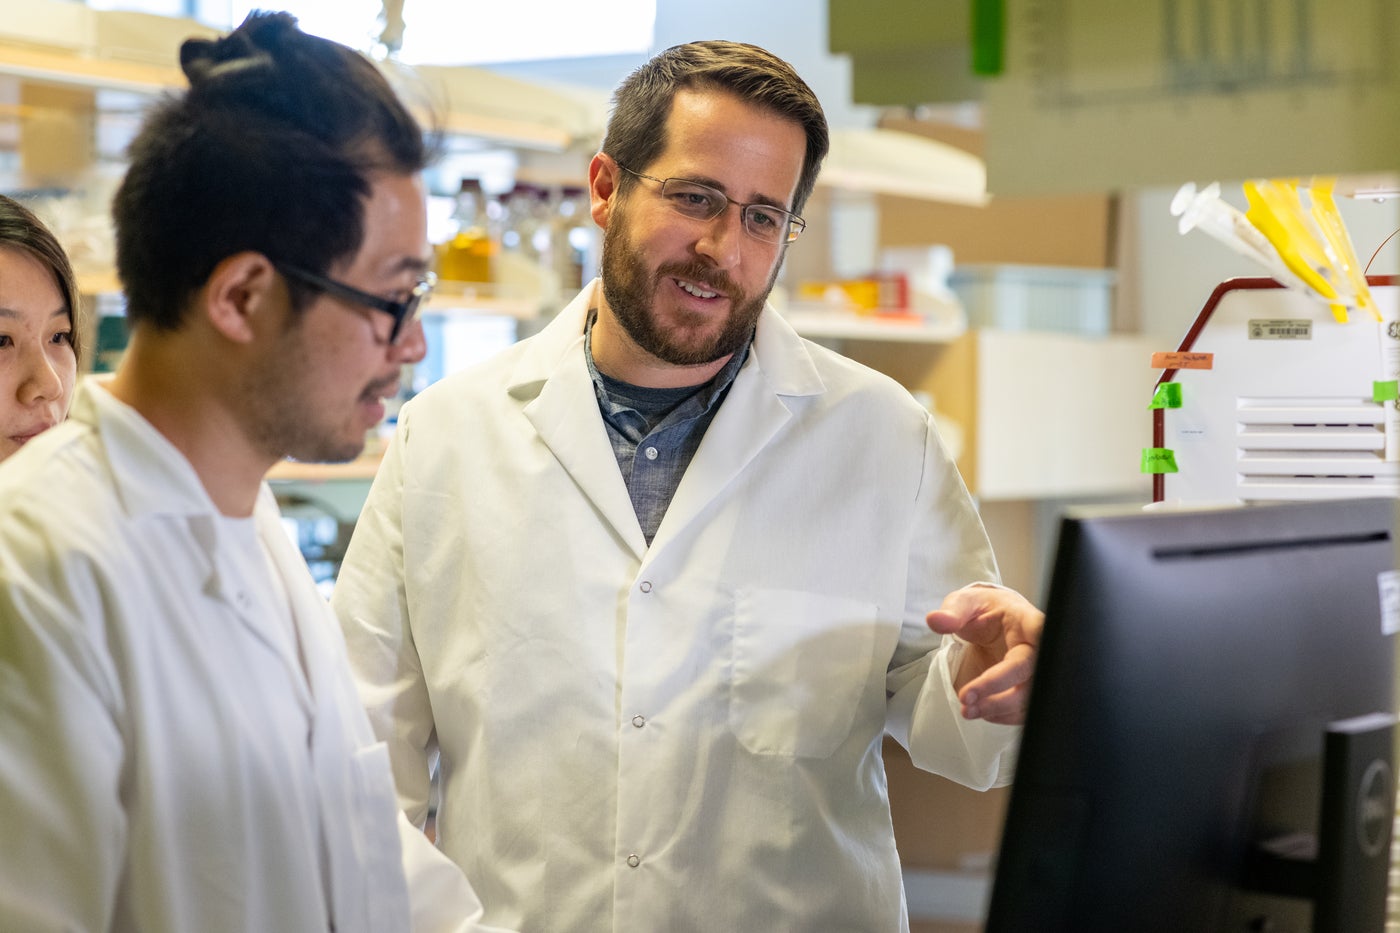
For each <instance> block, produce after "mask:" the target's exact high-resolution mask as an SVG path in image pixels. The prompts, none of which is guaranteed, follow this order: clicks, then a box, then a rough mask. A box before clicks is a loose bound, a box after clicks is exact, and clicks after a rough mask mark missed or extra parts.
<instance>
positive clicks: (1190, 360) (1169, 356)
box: [1152, 353, 1215, 369]
mask: <svg viewBox="0 0 1400 933" xmlns="http://www.w3.org/2000/svg"><path fill="white" fill-rule="evenodd" d="M1214 367H1215V354H1214V353H1154V354H1152V368H1153V369H1213V368H1214Z"/></svg>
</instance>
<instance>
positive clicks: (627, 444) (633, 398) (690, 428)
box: [583, 310, 753, 545]
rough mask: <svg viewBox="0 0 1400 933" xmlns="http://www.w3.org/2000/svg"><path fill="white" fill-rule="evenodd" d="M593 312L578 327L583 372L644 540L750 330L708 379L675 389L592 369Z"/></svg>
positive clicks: (657, 523) (743, 354) (743, 353)
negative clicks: (581, 327)
mask: <svg viewBox="0 0 1400 933" xmlns="http://www.w3.org/2000/svg"><path fill="white" fill-rule="evenodd" d="M597 317H598V312H597V311H596V310H593V311H590V312H589V314H588V323H587V325H586V326H585V328H584V337H583V347H584V357H585V358H586V359H587V360H588V375H589V376H590V377H592V379H593V391H594V394H595V395H597V397H598V409H599V411H601V412H602V414H603V423H604V424H606V425H607V428H608V440H609V441H610V442H611V443H612V449H613V454H614V455H615V456H616V457H617V466H618V469H620V470H621V471H622V479H623V482H625V483H626V484H627V492H628V494H629V495H630V496H631V498H632V509H633V511H635V512H636V513H637V522H638V523H639V524H640V525H641V526H642V534H643V535H645V536H646V541H647V544H648V545H650V544H651V539H652V538H654V537H655V536H656V529H657V528H659V527H661V519H662V518H663V517H664V516H665V515H666V509H667V507H668V506H669V505H670V504H671V498H672V497H673V496H674V495H675V494H676V488H677V487H678V486H680V484H681V477H682V476H684V475H685V470H686V467H688V466H689V465H690V460H691V458H692V457H694V456H695V451H696V450H697V449H698V448H699V447H700V441H701V439H702V438H703V437H704V436H705V431H706V429H708V428H709V426H710V422H711V421H712V420H714V417H715V412H717V411H719V405H720V402H722V401H723V400H724V396H725V394H726V393H727V392H728V391H729V387H730V386H731V385H732V384H733V383H734V377H735V376H736V375H737V374H738V372H739V368H740V367H742V366H743V365H744V360H745V359H746V358H747V357H748V355H749V345H750V344H751V343H752V342H753V335H752V334H750V335H749V340H748V341H747V342H745V344H744V345H743V346H742V347H741V348H739V349H738V350H736V351H735V352H734V355H733V356H732V357H730V358H729V362H727V363H725V364H724V368H723V369H721V370H720V371H719V372H717V373H715V375H714V377H713V378H711V379H710V381H709V382H704V383H701V384H700V385H698V386H683V387H681V388H679V389H650V388H646V387H643V386H634V385H631V384H629V383H626V382H620V381H618V380H616V379H613V378H611V377H609V376H605V375H603V374H602V373H600V372H599V371H598V367H597V366H595V365H594V364H593V322H594V321H595V320H597Z"/></svg>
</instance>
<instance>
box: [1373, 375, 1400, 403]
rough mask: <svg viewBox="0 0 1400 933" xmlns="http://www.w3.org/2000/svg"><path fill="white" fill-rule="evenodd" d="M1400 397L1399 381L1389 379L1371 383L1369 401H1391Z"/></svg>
mask: <svg viewBox="0 0 1400 933" xmlns="http://www.w3.org/2000/svg"><path fill="white" fill-rule="evenodd" d="M1396 399H1400V382H1397V381H1396V380H1394V379H1390V380H1388V381H1386V382H1373V383H1371V401H1373V402H1393V401H1395V400H1396Z"/></svg>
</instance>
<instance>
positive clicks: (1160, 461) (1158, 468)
mask: <svg viewBox="0 0 1400 933" xmlns="http://www.w3.org/2000/svg"><path fill="white" fill-rule="evenodd" d="M1142 472H1144V473H1176V472H1177V469H1176V453H1175V452H1174V451H1172V450H1170V449H1168V448H1166V447H1144V448H1143V449H1142Z"/></svg>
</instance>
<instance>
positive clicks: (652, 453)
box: [646, 447, 658, 460]
mask: <svg viewBox="0 0 1400 933" xmlns="http://www.w3.org/2000/svg"><path fill="white" fill-rule="evenodd" d="M646 455H647V459H648V460H655V459H656V458H657V456H658V455H657V452H656V448H655V447H648V448H647V449H646Z"/></svg>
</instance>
